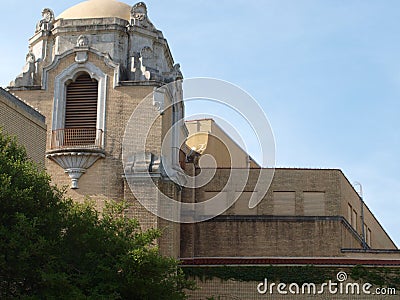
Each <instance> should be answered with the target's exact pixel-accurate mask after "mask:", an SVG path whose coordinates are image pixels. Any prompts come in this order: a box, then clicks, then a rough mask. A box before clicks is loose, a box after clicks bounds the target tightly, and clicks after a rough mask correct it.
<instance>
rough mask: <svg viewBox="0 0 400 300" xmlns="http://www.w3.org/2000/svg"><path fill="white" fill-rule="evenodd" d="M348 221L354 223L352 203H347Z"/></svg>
mask: <svg viewBox="0 0 400 300" xmlns="http://www.w3.org/2000/svg"><path fill="white" fill-rule="evenodd" d="M347 221H348V222H349V223H350V225H353V207H352V206H351V204H350V203H348V204H347Z"/></svg>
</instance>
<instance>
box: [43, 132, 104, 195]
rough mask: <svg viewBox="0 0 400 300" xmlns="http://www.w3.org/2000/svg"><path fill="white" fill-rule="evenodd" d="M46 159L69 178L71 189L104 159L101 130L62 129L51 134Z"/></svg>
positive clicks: (75, 187)
mask: <svg viewBox="0 0 400 300" xmlns="http://www.w3.org/2000/svg"><path fill="white" fill-rule="evenodd" d="M46 157H47V158H48V159H51V160H52V161H54V162H55V163H57V164H58V165H59V166H60V167H61V168H63V169H64V172H65V173H67V174H68V175H69V177H70V178H71V189H77V188H78V180H79V178H80V177H81V176H82V174H84V173H85V172H86V170H87V169H88V168H90V167H91V166H92V165H93V164H94V163H95V162H96V161H97V160H98V159H99V158H104V157H105V154H104V149H103V130H101V129H95V128H64V129H57V130H53V131H52V132H51V139H50V149H49V150H48V151H47V152H46Z"/></svg>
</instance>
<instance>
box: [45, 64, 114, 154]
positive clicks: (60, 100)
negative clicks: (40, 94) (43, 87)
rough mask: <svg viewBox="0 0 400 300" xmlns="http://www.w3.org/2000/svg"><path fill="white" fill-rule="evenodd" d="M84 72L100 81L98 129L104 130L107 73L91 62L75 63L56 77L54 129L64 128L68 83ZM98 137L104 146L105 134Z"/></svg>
mask: <svg viewBox="0 0 400 300" xmlns="http://www.w3.org/2000/svg"><path fill="white" fill-rule="evenodd" d="M82 73H87V74H89V76H90V77H91V78H92V79H96V80H97V82H98V95H97V120H96V129H99V130H101V131H102V132H104V130H105V119H106V111H105V108H106V95H107V74H105V73H104V72H103V71H102V70H101V69H100V68H98V67H97V66H95V65H94V64H92V63H90V62H86V63H84V64H78V63H74V64H72V65H70V66H69V67H68V68H66V69H65V70H64V71H62V72H61V73H60V74H59V75H57V76H56V77H55V80H54V106H53V118H52V130H53V131H54V130H58V129H64V127H65V106H66V94H67V84H68V83H69V82H71V81H74V80H75V79H76V78H77V77H78V76H79V75H81V74H82ZM97 138H101V146H102V147H104V135H102V136H98V137H97Z"/></svg>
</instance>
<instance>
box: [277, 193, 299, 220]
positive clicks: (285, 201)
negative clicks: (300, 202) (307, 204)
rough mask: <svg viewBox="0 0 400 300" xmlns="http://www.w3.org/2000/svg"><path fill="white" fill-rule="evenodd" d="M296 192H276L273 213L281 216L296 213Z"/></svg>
mask: <svg viewBox="0 0 400 300" xmlns="http://www.w3.org/2000/svg"><path fill="white" fill-rule="evenodd" d="M295 204H296V193H295V192H274V197H273V214H274V215H278V216H279V215H280V216H293V215H295V211H296V210H295V208H296V205H295Z"/></svg>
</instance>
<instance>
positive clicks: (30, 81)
mask: <svg viewBox="0 0 400 300" xmlns="http://www.w3.org/2000/svg"><path fill="white" fill-rule="evenodd" d="M35 64H36V58H35V54H33V53H32V52H31V51H29V52H28V54H27V55H26V62H25V66H24V67H23V68H22V73H21V74H19V75H18V76H17V77H16V78H15V80H14V81H12V82H11V83H10V85H11V86H16V87H21V86H32V85H34V82H35V74H36V66H35Z"/></svg>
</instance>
